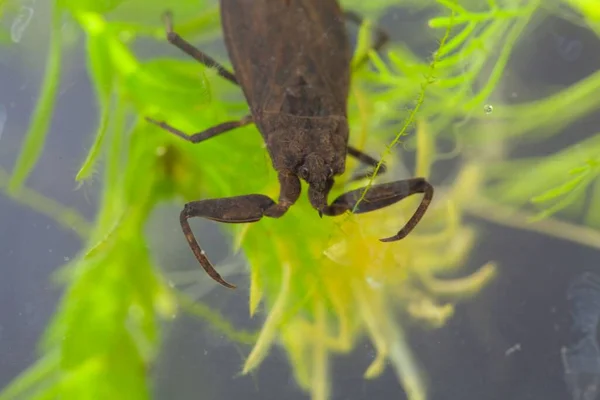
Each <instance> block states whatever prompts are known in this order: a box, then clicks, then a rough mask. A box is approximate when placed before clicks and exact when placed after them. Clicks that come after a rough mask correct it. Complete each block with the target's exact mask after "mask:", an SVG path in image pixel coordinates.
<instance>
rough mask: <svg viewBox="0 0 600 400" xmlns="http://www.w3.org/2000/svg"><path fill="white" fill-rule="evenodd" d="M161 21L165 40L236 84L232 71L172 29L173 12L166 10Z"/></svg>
mask: <svg viewBox="0 0 600 400" xmlns="http://www.w3.org/2000/svg"><path fill="white" fill-rule="evenodd" d="M163 21H164V23H165V30H166V33H167V40H168V41H169V43H171V44H172V45H173V46H175V47H177V48H178V49H180V50H182V51H183V52H185V53H186V54H188V55H189V56H190V57H192V58H193V59H195V60H197V61H199V62H201V63H202V64H204V65H206V66H207V67H209V68H214V69H216V70H217V73H218V74H219V75H220V76H221V77H223V78H225V79H227V80H228V81H230V82H232V83H234V84H236V85H237V84H238V81H237V79H236V78H235V75H234V74H233V73H231V72H229V71H228V70H227V69H226V68H225V67H223V66H222V65H221V64H219V63H218V62H217V61H215V60H214V59H213V58H212V57H210V56H209V55H207V54H205V53H204V52H202V51H200V50H198V49H197V48H196V47H194V46H193V45H192V44H191V43H189V42H188V41H187V40H185V39H183V38H182V37H181V36H179V34H178V33H177V32H175V31H173V14H172V13H171V12H170V11H167V12H165V13H164V14H163Z"/></svg>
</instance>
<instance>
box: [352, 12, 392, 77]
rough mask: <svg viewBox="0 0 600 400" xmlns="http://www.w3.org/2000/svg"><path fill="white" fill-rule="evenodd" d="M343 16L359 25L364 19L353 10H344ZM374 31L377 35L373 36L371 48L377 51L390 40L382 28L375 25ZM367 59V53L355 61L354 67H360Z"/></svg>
mask: <svg viewBox="0 0 600 400" xmlns="http://www.w3.org/2000/svg"><path fill="white" fill-rule="evenodd" d="M344 16H345V17H346V19H348V20H349V21H352V22H354V23H355V24H356V25H359V26H360V25H361V24H362V23H363V21H364V19H363V17H361V16H360V15H358V14H357V13H355V12H354V11H344ZM375 33H376V35H377V36H376V38H375V43H373V50H375V51H379V50H380V49H381V48H382V47H383V46H384V45H385V44H386V43H387V42H388V41H389V40H390V35H388V33H387V32H386V31H385V30H383V29H382V28H380V27H378V26H375ZM368 59H369V57H368V55H366V54H365V55H364V56H363V57H362V58H361V59H360V60H359V61H358V62H357V63H356V65H355V68H360V67H362V66H363V64H364V63H366V62H367V60H368Z"/></svg>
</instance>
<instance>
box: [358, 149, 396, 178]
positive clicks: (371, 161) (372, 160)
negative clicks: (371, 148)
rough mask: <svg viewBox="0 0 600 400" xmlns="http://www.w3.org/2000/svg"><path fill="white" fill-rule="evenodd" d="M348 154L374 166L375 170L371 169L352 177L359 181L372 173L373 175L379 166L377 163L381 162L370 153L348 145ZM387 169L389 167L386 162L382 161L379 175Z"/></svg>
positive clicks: (378, 171)
mask: <svg viewBox="0 0 600 400" xmlns="http://www.w3.org/2000/svg"><path fill="white" fill-rule="evenodd" d="M348 155H349V156H352V157H354V158H356V159H357V160H358V161H360V162H362V163H364V164H367V165H370V166H371V167H372V168H373V170H371V171H367V172H363V173H360V174H355V175H353V176H352V178H350V180H351V181H358V180H361V179H364V178H368V177H370V176H371V175H373V173H374V172H375V168H377V165H378V164H379V160H376V159H375V158H373V157H371V156H370V155H368V154H366V153H363V152H362V151H360V150H358V149H357V148H354V147H352V146H348ZM386 171H387V167H386V166H385V164H383V163H382V164H381V166H380V167H379V170H377V176H380V175H382V174H384V173H385V172H386Z"/></svg>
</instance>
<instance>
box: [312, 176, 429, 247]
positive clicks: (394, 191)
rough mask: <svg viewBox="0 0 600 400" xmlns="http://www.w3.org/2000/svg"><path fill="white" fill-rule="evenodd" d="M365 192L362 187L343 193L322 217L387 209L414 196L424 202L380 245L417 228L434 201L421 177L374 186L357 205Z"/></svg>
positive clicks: (427, 185) (397, 238)
mask: <svg viewBox="0 0 600 400" xmlns="http://www.w3.org/2000/svg"><path fill="white" fill-rule="evenodd" d="M364 190H365V189H364V188H361V189H356V190H352V191H350V192H347V193H344V194H342V195H341V196H339V197H338V198H337V199H335V200H334V201H333V203H331V205H329V206H327V208H326V209H324V210H323V214H325V215H330V216H335V215H340V214H342V213H344V212H346V211H352V212H354V213H356V214H362V213H365V212H369V211H375V210H379V209H380V208H383V207H387V206H389V205H391V204H394V203H396V202H398V201H400V200H402V199H404V198H406V197H408V196H410V195H413V194H416V193H423V194H424V196H423V200H421V204H419V207H418V208H417V211H415V213H414V214H413V216H412V217H411V218H410V219H409V220H408V222H407V223H406V224H405V225H404V227H403V228H402V229H400V230H399V231H398V233H396V234H395V235H394V236H391V237H388V238H384V239H380V240H381V241H382V242H393V241H396V240H400V239H402V238H404V237H405V236H406V235H408V234H409V233H410V232H411V231H412V230H413V229H414V228H415V226H417V224H418V223H419V221H420V220H421V218H423V215H425V211H427V207H429V204H430V203H431V199H432V198H433V186H431V184H429V182H427V181H426V180H425V179H424V178H412V179H406V180H402V181H396V182H390V183H382V184H379V185H373V186H371V188H370V189H369V190H368V191H367V193H366V195H365V197H364V198H363V199H362V200H361V201H360V203H358V201H359V199H360V198H361V196H362V194H363V192H364ZM357 203H358V205H357Z"/></svg>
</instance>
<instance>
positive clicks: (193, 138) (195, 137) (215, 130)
mask: <svg viewBox="0 0 600 400" xmlns="http://www.w3.org/2000/svg"><path fill="white" fill-rule="evenodd" d="M146 121H148V122H150V123H152V124H154V125H156V126H159V127H161V128H162V129H164V130H166V131H168V132H171V133H172V134H174V135H177V136H179V137H180V138H182V139H183V140H187V141H188V142H191V143H200V142H203V141H205V140H207V139H210V138H212V137H215V136H218V135H220V134H222V133H225V132H229V131H231V130H233V129H235V128H239V127H242V126H245V125H248V124H251V123H252V122H253V121H252V115H246V116H245V117H244V118H242V119H240V120H239V121H227V122H223V123H222V124H219V125H215V126H213V127H212V128H208V129H206V130H204V131H202V132H198V133H194V134H192V135H188V134H187V133H185V132H182V131H180V130H179V129H176V128H173V127H172V126H171V125H169V124H167V123H166V122H163V121H157V120H155V119H152V118H149V117H146Z"/></svg>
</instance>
